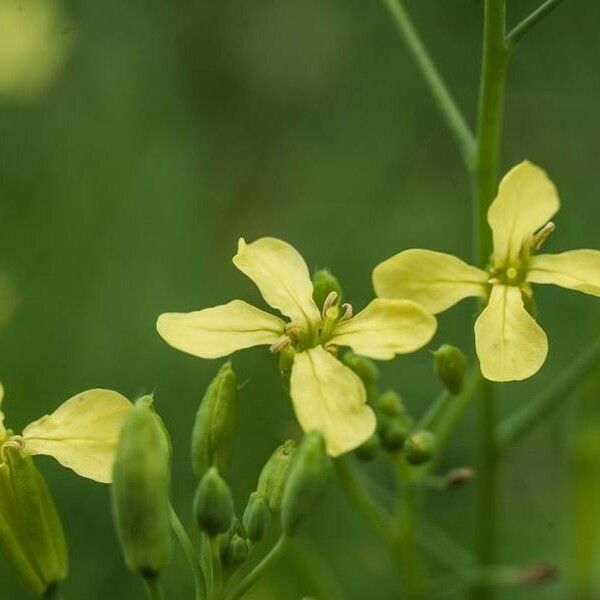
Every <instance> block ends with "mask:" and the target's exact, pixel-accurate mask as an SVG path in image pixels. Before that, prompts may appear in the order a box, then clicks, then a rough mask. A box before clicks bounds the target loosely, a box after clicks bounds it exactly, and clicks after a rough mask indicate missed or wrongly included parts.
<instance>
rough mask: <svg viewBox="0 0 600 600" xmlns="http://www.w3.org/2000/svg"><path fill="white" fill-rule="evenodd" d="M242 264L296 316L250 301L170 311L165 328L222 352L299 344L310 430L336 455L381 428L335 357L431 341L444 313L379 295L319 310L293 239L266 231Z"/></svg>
mask: <svg viewBox="0 0 600 600" xmlns="http://www.w3.org/2000/svg"><path fill="white" fill-rule="evenodd" d="M233 263H234V265H235V266H236V267H237V268H238V269H239V270H240V271H242V273H244V274H245V275H247V276H248V277H249V278H250V279H251V280H252V281H253V282H254V283H255V284H256V285H257V287H258V289H259V290H260V292H261V294H262V296H263V298H264V299H265V301H266V302H267V304H269V305H270V306H272V307H273V308H275V309H277V310H278V311H279V312H280V313H281V314H282V315H284V316H286V317H287V318H288V319H289V321H288V322H286V321H284V320H283V319H281V318H280V317H278V316H276V315H272V314H270V313H267V312H265V311H263V310H260V309H258V308H255V307H254V306H252V305H250V304H248V303H246V302H244V301H243V300H233V301H231V302H229V303H228V304H224V305H221V306H215V307H213V308H206V309H204V310H200V311H196V312H191V313H166V314H163V315H161V316H160V317H159V319H158V323H157V329H158V332H159V334H160V335H161V336H162V338H163V339H164V340H165V341H166V342H167V343H168V344H170V345H171V346H173V347H174V348H177V349H178V350H182V351H183V352H187V353H189V354H193V355H194V356H199V357H200V358H218V357H222V356H228V355H229V354H231V353H233V352H235V351H236V350H241V349H243V348H249V347H251V346H257V345H263V344H265V345H269V346H270V347H271V351H272V352H273V353H276V352H279V351H280V350H282V349H284V348H286V347H290V346H291V347H293V348H294V350H295V356H294V361H293V366H292V373H291V379H290V395H291V397H292V403H293V405H294V410H295V412H296V416H297V417H298V421H299V422H300V425H301V426H302V428H303V429H304V431H305V432H309V431H311V430H313V429H319V430H321V431H322V432H323V435H324V436H325V439H326V441H327V450H328V452H329V454H331V455H332V456H337V455H339V454H343V453H344V452H348V451H350V450H352V449H354V448H356V447H357V446H359V445H360V444H362V443H363V442H364V441H365V440H367V439H368V438H369V437H370V436H371V435H372V433H373V432H374V430H375V416H374V414H373V411H372V410H371V409H370V408H369V407H368V406H367V405H366V392H365V388H364V386H363V384H362V381H361V380H360V378H359V377H358V376H357V375H356V374H355V373H354V372H353V371H351V370H350V369H349V368H348V367H346V366H345V365H343V364H342V363H341V362H340V361H339V360H338V359H337V358H336V357H335V356H334V353H335V350H336V348H337V347H338V346H349V347H350V348H352V349H353V350H354V351H355V352H356V353H357V354H362V355H364V356H369V357H372V358H376V359H381V360H389V359H392V358H393V357H394V356H395V355H396V354H402V353H407V352H413V351H415V350H417V349H418V348H420V347H421V346H423V345H424V344H426V343H427V342H428V341H429V340H430V339H431V337H432V336H433V334H434V332H435V329H436V325H437V324H436V320H435V318H434V317H432V316H431V315H430V314H428V313H426V312H425V311H424V310H423V309H422V308H421V307H420V306H418V305H417V304H415V303H414V302H411V301H405V300H404V301H398V300H382V299H376V300H373V301H372V302H371V303H370V304H369V305H368V306H367V307H366V308H365V309H364V310H363V311H361V312H359V313H358V314H357V315H356V316H353V315H352V307H351V306H350V305H349V304H345V305H343V306H342V307H338V306H337V304H336V300H337V298H336V296H335V294H333V295H330V297H329V298H328V299H327V301H326V302H325V305H324V307H323V310H322V311H319V309H318V308H317V305H316V304H315V302H314V300H313V285H312V283H311V280H310V276H309V271H308V267H307V266H306V263H305V262H304V259H303V258H302V256H301V255H300V254H299V253H298V251H297V250H296V249H295V248H293V247H292V246H291V245H290V244H288V243H286V242H284V241H282V240H278V239H275V238H269V237H265V238H261V239H259V240H256V241H255V242H252V243H250V244H247V243H246V242H245V241H244V240H243V239H240V241H239V246H238V252H237V254H236V255H235V256H234V257H233Z"/></svg>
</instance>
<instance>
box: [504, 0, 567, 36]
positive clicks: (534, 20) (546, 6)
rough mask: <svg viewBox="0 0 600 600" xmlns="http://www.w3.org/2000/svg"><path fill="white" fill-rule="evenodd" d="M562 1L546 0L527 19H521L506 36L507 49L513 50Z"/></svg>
mask: <svg viewBox="0 0 600 600" xmlns="http://www.w3.org/2000/svg"><path fill="white" fill-rule="evenodd" d="M562 1H563V0H546V2H544V3H543V4H542V5H541V6H540V7H539V8H537V9H536V10H534V11H533V12H532V13H531V14H530V15H529V16H528V17H526V18H525V19H523V20H522V21H521V22H520V23H519V24H518V25H517V26H516V27H515V28H514V29H513V30H512V31H510V33H509V34H508V35H507V36H506V43H507V45H508V47H509V48H514V47H515V46H516V45H517V44H518V43H519V42H520V41H521V38H522V37H523V36H524V35H525V34H526V33H527V32H528V31H529V30H530V29H532V28H533V27H535V26H536V25H537V24H538V23H539V22H540V21H541V20H542V19H543V18H544V17H545V16H546V15H548V14H550V13H551V12H552V11H553V10H554V9H555V8H556V7H557V6H558V5H559V4H560V3H561V2H562Z"/></svg>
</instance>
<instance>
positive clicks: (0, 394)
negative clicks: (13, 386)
mask: <svg viewBox="0 0 600 600" xmlns="http://www.w3.org/2000/svg"><path fill="white" fill-rule="evenodd" d="M2 400H4V386H3V385H2V383H0V408H1V407H2ZM5 433H6V428H5V427H4V413H3V412H2V410H0V438H1V437H2V436H3V435H4V434H5Z"/></svg>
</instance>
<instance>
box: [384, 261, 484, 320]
mask: <svg viewBox="0 0 600 600" xmlns="http://www.w3.org/2000/svg"><path fill="white" fill-rule="evenodd" d="M487 280H488V275H487V273H486V272H485V271H482V270H481V269H477V268H476V267H472V266H471V265H468V264H467V263H465V262H463V261H462V260H460V259H459V258H456V256H452V255H450V254H444V253H442V252H434V251H433V250H420V249H412V250H405V251H404V252H400V254H396V255H395V256H392V257H391V258H389V259H388V260H386V261H384V262H382V263H381V264H379V265H377V266H376V267H375V269H374V271H373V286H374V287H375V292H376V293H377V295H378V296H379V297H380V298H397V299H406V300H413V301H414V302H417V303H418V304H420V305H421V306H422V307H423V308H424V309H425V310H427V311H429V312H431V313H434V314H435V313H439V312H442V311H443V310H446V309H447V308H450V307H451V306H452V305H454V304H456V303H457V302H458V301H459V300H462V299H463V298H467V297H469V296H481V297H483V298H485V296H486V288H485V284H486V282H487Z"/></svg>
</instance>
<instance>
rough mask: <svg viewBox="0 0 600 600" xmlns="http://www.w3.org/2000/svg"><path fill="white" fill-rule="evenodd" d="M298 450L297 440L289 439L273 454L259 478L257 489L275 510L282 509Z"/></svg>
mask: <svg viewBox="0 0 600 600" xmlns="http://www.w3.org/2000/svg"><path fill="white" fill-rule="evenodd" d="M297 450H298V448H297V445H296V442H294V441H293V440H287V441H286V442H285V443H284V444H282V445H281V446H279V447H278V448H277V449H276V450H275V452H273V454H271V456H270V457H269V460H268V461H267V462H266V463H265V466H264V467H263V469H262V471H261V473H260V476H259V478H258V485H257V486H256V491H257V492H258V493H259V494H260V495H261V496H262V497H263V498H265V499H266V501H267V503H268V505H269V508H270V509H271V510H272V511H274V512H277V511H279V510H280V509H281V501H282V499H283V492H284V490H285V484H286V482H287V478H288V475H289V472H290V467H291V466H292V462H293V460H294V457H295V455H296V452H297Z"/></svg>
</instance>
